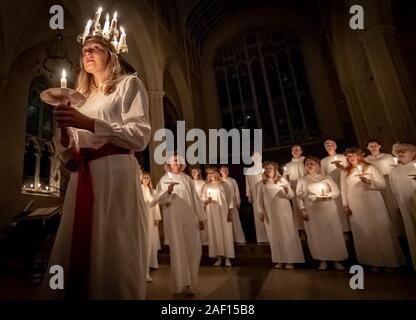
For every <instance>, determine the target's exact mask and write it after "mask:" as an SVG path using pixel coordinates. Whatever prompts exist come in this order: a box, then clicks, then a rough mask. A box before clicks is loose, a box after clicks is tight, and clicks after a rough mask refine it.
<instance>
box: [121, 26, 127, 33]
mask: <svg viewBox="0 0 416 320" xmlns="http://www.w3.org/2000/svg"><path fill="white" fill-rule="evenodd" d="M120 30H121V33H122V34H126V33H125V32H124V29H123V27H121V26H120Z"/></svg>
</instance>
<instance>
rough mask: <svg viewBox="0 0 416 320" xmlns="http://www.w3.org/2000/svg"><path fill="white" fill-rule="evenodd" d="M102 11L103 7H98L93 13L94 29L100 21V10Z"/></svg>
mask: <svg viewBox="0 0 416 320" xmlns="http://www.w3.org/2000/svg"><path fill="white" fill-rule="evenodd" d="M102 11H103V8H102V7H100V8H99V9H98V10H97V12H96V13H95V16H94V29H97V27H98V24H99V23H100V18H101V12H102Z"/></svg>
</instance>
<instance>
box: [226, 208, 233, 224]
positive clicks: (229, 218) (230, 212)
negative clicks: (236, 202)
mask: <svg viewBox="0 0 416 320" xmlns="http://www.w3.org/2000/svg"><path fill="white" fill-rule="evenodd" d="M227 221H228V222H232V221H233V209H228V215H227Z"/></svg>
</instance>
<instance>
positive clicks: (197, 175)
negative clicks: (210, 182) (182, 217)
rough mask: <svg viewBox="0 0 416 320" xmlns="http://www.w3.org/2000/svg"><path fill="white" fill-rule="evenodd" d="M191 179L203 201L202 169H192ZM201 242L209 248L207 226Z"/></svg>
mask: <svg viewBox="0 0 416 320" xmlns="http://www.w3.org/2000/svg"><path fill="white" fill-rule="evenodd" d="M191 177H192V181H193V182H194V185H195V188H196V192H197V193H198V196H199V197H200V198H201V201H203V200H202V188H203V187H204V185H205V181H204V180H203V179H202V175H201V169H199V167H197V166H195V167H192V168H191ZM201 242H202V245H204V246H207V245H208V227H207V226H206V225H205V227H204V230H201Z"/></svg>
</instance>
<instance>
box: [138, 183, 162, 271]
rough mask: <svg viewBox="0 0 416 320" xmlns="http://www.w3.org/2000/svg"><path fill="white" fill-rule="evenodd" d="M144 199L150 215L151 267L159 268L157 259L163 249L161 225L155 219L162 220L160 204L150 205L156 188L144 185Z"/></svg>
mask: <svg viewBox="0 0 416 320" xmlns="http://www.w3.org/2000/svg"><path fill="white" fill-rule="evenodd" d="M142 189H143V196H144V201H145V202H146V205H147V210H148V215H149V240H150V241H149V268H153V269H157V268H159V262H158V260H157V252H158V251H159V250H160V249H161V246H160V236H159V225H158V224H156V223H155V221H160V220H162V216H161V214H160V208H159V205H156V206H154V207H150V205H149V204H150V202H151V201H152V200H153V198H154V196H155V190H150V188H148V187H145V186H144V185H142Z"/></svg>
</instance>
